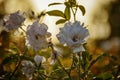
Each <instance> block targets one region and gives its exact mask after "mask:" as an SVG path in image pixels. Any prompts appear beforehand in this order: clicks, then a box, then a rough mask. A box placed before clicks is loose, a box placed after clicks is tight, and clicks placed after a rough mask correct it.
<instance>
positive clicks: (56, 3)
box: [48, 2, 63, 6]
mask: <svg viewBox="0 0 120 80" xmlns="http://www.w3.org/2000/svg"><path fill="white" fill-rule="evenodd" d="M60 4H63V3H58V2H55V3H51V4H49V5H48V6H53V5H60Z"/></svg>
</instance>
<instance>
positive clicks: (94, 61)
mask: <svg viewBox="0 0 120 80" xmlns="http://www.w3.org/2000/svg"><path fill="white" fill-rule="evenodd" d="M105 56H107V53H103V54H102V55H100V56H98V57H97V58H96V59H95V60H93V61H92V62H91V63H90V66H89V68H88V69H90V68H91V66H92V65H93V64H95V63H96V62H97V61H98V60H100V59H101V58H102V57H105Z"/></svg>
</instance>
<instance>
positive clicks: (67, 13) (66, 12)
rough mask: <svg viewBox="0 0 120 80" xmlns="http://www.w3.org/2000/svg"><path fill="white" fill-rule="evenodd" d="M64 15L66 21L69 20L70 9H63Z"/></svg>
mask: <svg viewBox="0 0 120 80" xmlns="http://www.w3.org/2000/svg"><path fill="white" fill-rule="evenodd" d="M64 14H65V17H66V19H67V20H69V19H70V17H71V14H70V7H66V8H65V11H64Z"/></svg>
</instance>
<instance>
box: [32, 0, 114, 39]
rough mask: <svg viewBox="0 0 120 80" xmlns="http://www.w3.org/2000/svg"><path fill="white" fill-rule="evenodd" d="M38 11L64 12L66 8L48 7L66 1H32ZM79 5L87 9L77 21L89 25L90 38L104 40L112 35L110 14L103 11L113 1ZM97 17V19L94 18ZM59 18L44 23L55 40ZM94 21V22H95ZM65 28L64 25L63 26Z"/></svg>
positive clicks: (88, 1)
mask: <svg viewBox="0 0 120 80" xmlns="http://www.w3.org/2000/svg"><path fill="white" fill-rule="evenodd" d="M31 1H32V3H33V5H34V7H35V8H36V11H42V10H52V9H59V10H64V6H51V7H48V4H50V3H52V2H61V3H62V2H64V0H34V1H33V0H31ZM77 2H78V4H82V5H84V7H85V9H86V14H85V16H82V14H81V12H80V11H78V14H77V20H80V21H81V22H84V23H85V25H87V28H88V29H89V30H90V36H91V38H92V39H104V38H107V37H109V35H110V31H111V30H110V25H109V23H108V14H107V11H105V10H104V9H103V6H105V5H106V6H107V5H109V4H110V2H112V0H105V1H101V0H78V1H77ZM94 16H96V18H95V17H94ZM56 19H57V18H54V17H50V16H46V18H45V19H44V22H45V23H47V24H48V26H49V31H50V32H52V34H53V37H54V39H55V35H56V33H58V31H59V30H58V27H60V26H61V25H58V26H56V25H55V21H56ZM93 19H94V20H93ZM62 26H63V25H62Z"/></svg>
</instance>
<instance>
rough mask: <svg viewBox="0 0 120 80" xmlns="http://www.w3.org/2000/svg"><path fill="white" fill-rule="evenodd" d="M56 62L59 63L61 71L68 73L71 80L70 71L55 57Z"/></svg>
mask: <svg viewBox="0 0 120 80" xmlns="http://www.w3.org/2000/svg"><path fill="white" fill-rule="evenodd" d="M57 62H58V63H59V65H60V67H61V68H62V69H63V71H64V72H65V73H66V74H67V75H68V77H69V79H70V80H72V78H71V76H70V73H69V72H68V71H67V70H66V69H65V68H64V67H63V65H62V64H61V62H60V60H59V59H58V58H57Z"/></svg>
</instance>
